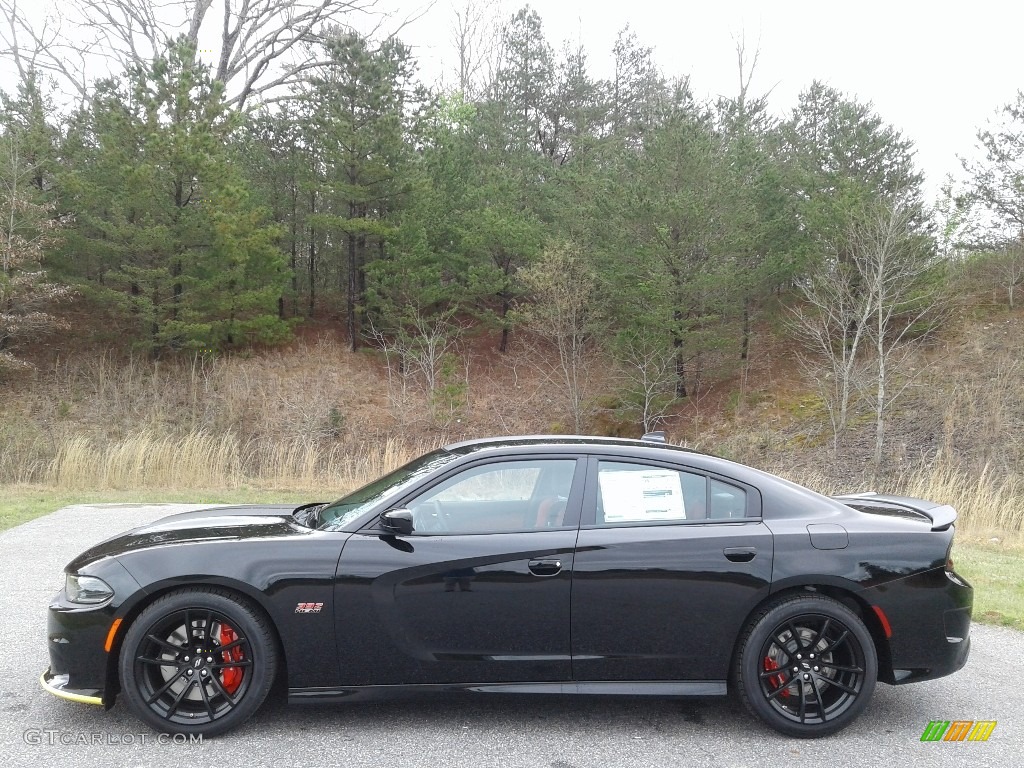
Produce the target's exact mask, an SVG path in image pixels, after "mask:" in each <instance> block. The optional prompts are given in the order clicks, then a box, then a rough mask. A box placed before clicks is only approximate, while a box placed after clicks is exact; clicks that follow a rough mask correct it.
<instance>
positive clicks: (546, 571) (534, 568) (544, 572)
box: [530, 560, 562, 576]
mask: <svg viewBox="0 0 1024 768" xmlns="http://www.w3.org/2000/svg"><path fill="white" fill-rule="evenodd" d="M561 570H562V561H561V560H531V561H530V572H531V573H533V574H534V575H535V576H554V575H555V574H556V573H558V572H559V571H561Z"/></svg>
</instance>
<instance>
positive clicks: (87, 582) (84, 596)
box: [64, 573, 114, 605]
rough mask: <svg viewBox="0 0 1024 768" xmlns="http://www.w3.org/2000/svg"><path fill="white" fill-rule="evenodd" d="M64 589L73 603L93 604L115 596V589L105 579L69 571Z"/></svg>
mask: <svg viewBox="0 0 1024 768" xmlns="http://www.w3.org/2000/svg"><path fill="white" fill-rule="evenodd" d="M64 591H65V592H66V593H67V596H68V600H70V601H71V602H72V603H85V604H87V605H93V604H95V603H102V602H105V601H107V600H109V599H110V598H112V597H113V596H114V590H112V589H111V588H110V586H109V585H108V584H107V582H105V581H104V580H103V579H97V578H96V577H95V576H79V575H78V574H75V573H69V574H68V575H67V580H66V581H65V584H64Z"/></svg>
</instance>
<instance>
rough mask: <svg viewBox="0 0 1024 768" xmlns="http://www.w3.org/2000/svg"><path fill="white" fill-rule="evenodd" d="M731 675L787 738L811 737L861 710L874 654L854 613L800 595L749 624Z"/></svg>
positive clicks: (750, 704) (871, 683) (751, 704)
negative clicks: (733, 675)
mask: <svg viewBox="0 0 1024 768" xmlns="http://www.w3.org/2000/svg"><path fill="white" fill-rule="evenodd" d="M734 674H735V682H736V687H737V688H738V690H739V692H740V696H741V697H742V699H743V702H744V704H746V706H747V708H748V709H749V710H750V711H751V712H752V713H753V714H754V715H756V716H757V717H758V718H760V719H761V720H762V721H764V722H765V723H766V724H767V725H769V726H771V727H772V728H774V729H775V730H777V731H779V732H781V733H784V734H786V735H788V736H796V737H799V738H813V737H817V736H826V735H829V734H832V733H835V732H837V731H839V730H841V729H843V728H845V727H846V726H848V725H849V724H850V723H852V722H853V721H854V720H855V719H856V718H857V717H858V716H859V715H860V713H861V712H862V711H863V710H864V708H865V707H866V706H867V704H868V701H869V699H870V698H871V694H872V693H873V692H874V689H875V681H876V679H877V676H878V657H877V654H876V651H875V645H874V641H873V640H872V638H871V635H870V633H869V632H868V630H867V628H866V627H865V626H864V623H863V622H862V621H861V620H860V618H859V617H858V616H857V614H855V613H854V612H853V611H852V610H850V609H849V608H847V607H846V606H845V605H843V604H842V603H840V602H838V601H836V600H833V599H831V598H828V597H824V596H822V595H797V596H795V597H789V598H784V599H783V600H781V601H779V602H776V603H774V604H772V605H769V606H768V607H766V608H765V609H764V610H763V611H761V612H760V613H759V614H758V615H757V616H756V617H755V618H754V619H753V620H752V621H751V622H750V624H749V625H748V627H747V630H746V632H745V633H744V636H743V639H742V641H741V643H740V650H739V653H738V654H737V659H736V665H735V670H734Z"/></svg>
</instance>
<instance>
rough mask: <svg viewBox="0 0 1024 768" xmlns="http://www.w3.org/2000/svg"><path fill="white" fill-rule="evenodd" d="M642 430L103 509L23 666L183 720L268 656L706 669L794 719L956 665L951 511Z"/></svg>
mask: <svg viewBox="0 0 1024 768" xmlns="http://www.w3.org/2000/svg"><path fill="white" fill-rule="evenodd" d="M648 437H649V438H650V439H647V438H645V439H644V440H618V439H605V438H580V437H515V438H502V439H491V440H474V441H470V442H463V443H458V444H455V445H449V446H447V447H445V448H442V449H439V450H436V451H433V452H431V453H428V454H426V455H424V456H422V457H420V458H418V459H416V460H415V461H412V462H411V463H409V464H407V465H406V466H404V467H402V468H400V469H398V470H396V471H394V472H392V473H391V474H389V475H387V476H385V477H383V478H381V479H379V480H377V481H375V482H373V483H370V484H369V485H367V486H365V487H363V488H361V489H359V490H357V491H355V492H354V493H351V494H349V495H348V496H345V497H344V498H341V499H339V500H338V501H335V502H333V503H330V504H308V505H304V506H301V507H299V508H298V509H293V508H291V507H287V508H286V507H282V506H272V507H256V506H239V507H229V508H219V509H208V510H204V511H199V512H189V513H185V514H179V515H173V516H171V517H167V518H164V519H162V520H159V521H157V522H155V523H153V524H151V525H147V526H143V527H141V528H137V529H135V530H132V531H128V532H127V533H124V534H121V535H120V536H117V537H115V538H113V539H110V540H108V541H106V542H104V543H102V544H99V545H97V546H95V547H92V548H91V549H89V550H88V551H86V552H84V553H83V554H81V555H79V556H78V557H77V558H76V559H75V560H73V561H72V562H71V563H70V564H69V565H68V566H67V568H66V572H67V575H66V586H65V588H64V589H63V590H62V591H61V592H60V593H59V594H58V595H57V596H56V597H55V598H54V600H53V602H52V604H51V605H50V611H49V632H48V636H49V652H50V668H49V669H48V670H47V671H46V672H45V673H44V674H43V676H42V684H43V686H44V687H45V688H46V689H47V690H49V691H50V692H52V693H54V694H57V695H58V696H62V697H64V698H68V699H73V700H75V701H83V702H88V703H93V704H99V705H102V706H105V707H107V708H109V707H111V706H113V704H114V700H115V697H116V696H117V695H118V693H121V694H123V695H124V698H125V700H126V701H127V703H128V706H129V707H130V708H131V710H132V711H133V712H134V713H135V714H136V715H138V716H139V717H140V718H141V719H142V720H144V721H145V722H147V723H148V724H149V725H151V726H152V727H153V728H156V729H157V730H159V731H164V732H170V733H192V734H207V735H210V734H215V733H220V732H223V731H225V730H227V729H229V728H232V727H234V726H236V725H238V724H239V723H241V722H242V721H244V720H245V719H246V718H248V717H249V716H250V715H252V714H253V713H254V712H255V711H256V709H257V708H258V707H259V706H260V705H261V704H262V703H263V701H264V699H265V698H266V696H267V694H268V692H269V690H270V688H271V686H272V684H273V683H274V681H275V679H279V678H280V679H282V680H283V684H284V685H285V686H286V687H287V690H288V697H289V700H292V701H300V702H301V701H324V700H356V699H359V698H366V697H374V696H381V695H391V694H395V693H399V694H400V693H408V692H413V691H418V692H422V691H453V690H459V691H476V692H500V693H512V692H521V693H561V694H629V695H657V696H690V695H696V696H707V695H721V694H726V693H727V692H729V691H730V690H731V691H734V692H735V693H737V694H738V695H739V696H740V698H741V699H742V700H743V702H744V703H745V704H746V706H747V707H748V708H749V709H750V711H751V712H753V713H754V714H755V715H756V716H757V717H759V718H760V719H761V720H763V721H764V722H765V723H767V724H768V725H769V726H771V727H772V728H774V729H776V730H778V731H781V732H782V733H785V734H788V735H791V736H802V737H806V736H823V735H826V734H830V733H834V732H835V731H838V730H839V729H841V728H843V727H845V726H847V725H849V724H850V723H851V722H852V721H853V720H854V719H855V718H856V717H857V716H858V715H859V714H860V712H861V711H862V710H863V709H864V707H865V706H866V705H867V703H868V700H869V699H870V697H871V694H872V692H873V690H874V688H875V682H876V680H881V681H883V682H886V683H889V684H895V685H898V684H902V683H910V682H914V681H917V680H928V679H931V678H936V677H941V676H943V675H948V674H950V673H952V672H955V671H956V670H958V669H960V668H961V667H962V666H963V665H964V663H965V662H966V660H967V654H968V649H969V647H970V638H969V632H970V620H971V607H972V602H973V590H972V589H971V587H970V585H968V584H967V583H966V582H965V581H964V580H963V579H962V578H961V577H959V576H958V575H957V574H956V573H955V572H954V570H953V565H952V562H951V559H950V549H951V547H952V544H953V531H954V526H953V523H954V521H955V520H956V512H955V511H954V510H953V509H952V508H951V507H948V506H942V505H940V504H936V503H933V502H928V501H922V500H919V499H908V498H900V497H894V496H881V495H876V494H861V495H854V496H839V497H834V498H829V497H825V496H821V495H819V494H817V493H814V492H812V491H810V490H807V489H805V488H802V487H800V486H798V485H794V484H793V483H790V482H787V481H785V480H783V479H781V478H778V477H775V476H773V475H769V474H766V473H764V472H760V471H758V470H755V469H751V468H749V467H745V466H742V465H739V464H735V463H733V462H730V461H726V460H724V459H719V458H715V457H712V456H707V455H704V454H700V453H696V452H693V451H688V450H684V449H682V448H678V447H674V446H670V445H667V444H664V443H662V442H658V436H657V435H653V436H648Z"/></svg>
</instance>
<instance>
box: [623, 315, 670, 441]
mask: <svg viewBox="0 0 1024 768" xmlns="http://www.w3.org/2000/svg"><path fill="white" fill-rule="evenodd" d="M665 336H666V334H658V333H657V332H656V331H653V330H652V329H648V328H642V329H638V330H634V331H629V332H626V333H623V334H621V335H620V338H619V339H617V340H616V343H615V344H614V348H615V357H616V363H617V366H616V368H617V371H616V378H617V379H618V380H619V383H620V385H621V386H622V388H623V390H624V392H625V396H626V399H627V402H628V408H629V410H630V411H632V412H633V413H635V415H636V416H637V417H638V420H639V421H640V424H641V426H642V427H643V430H644V432H645V433H646V432H653V431H654V430H656V429H658V428H659V427H660V426H661V424H662V422H663V421H664V419H665V414H666V413H667V412H668V409H669V408H670V407H671V405H672V404H673V403H674V402H676V398H675V385H676V351H675V349H673V347H672V340H671V338H668V339H666V338H665Z"/></svg>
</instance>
